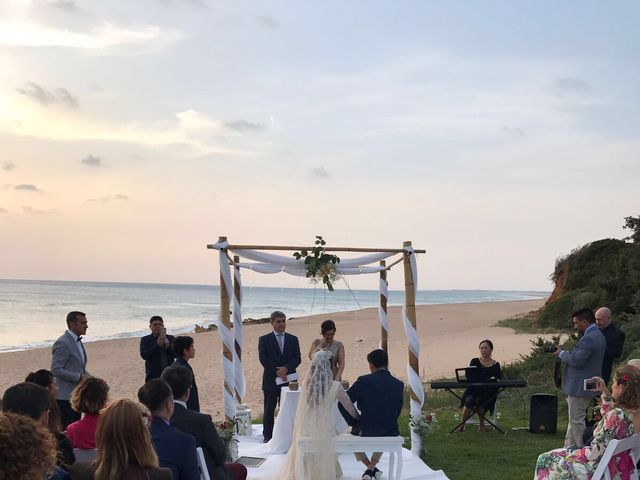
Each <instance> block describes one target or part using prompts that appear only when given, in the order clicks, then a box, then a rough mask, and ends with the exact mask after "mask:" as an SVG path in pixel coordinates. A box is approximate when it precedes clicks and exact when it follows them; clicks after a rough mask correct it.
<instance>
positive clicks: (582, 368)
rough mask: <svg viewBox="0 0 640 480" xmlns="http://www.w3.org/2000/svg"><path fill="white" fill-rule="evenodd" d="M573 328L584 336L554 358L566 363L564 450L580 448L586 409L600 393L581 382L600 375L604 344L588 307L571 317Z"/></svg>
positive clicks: (584, 426) (582, 442)
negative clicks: (585, 386) (587, 387)
mask: <svg viewBox="0 0 640 480" xmlns="http://www.w3.org/2000/svg"><path fill="white" fill-rule="evenodd" d="M571 320H572V321H573V326H574V327H575V328H576V330H578V331H580V332H582V333H583V335H582V338H580V340H578V343H576V346H575V347H574V349H573V351H571V352H567V351H565V350H562V348H558V349H557V350H556V351H555V355H556V356H558V357H559V358H560V361H561V362H562V363H564V364H566V366H567V367H566V369H565V374H564V382H563V385H562V391H563V392H564V393H565V394H566V395H567V404H568V406H569V424H568V425H567V434H566V436H565V438H564V447H565V448H568V447H572V446H576V447H583V446H584V441H583V439H582V434H583V433H584V431H585V429H586V425H585V418H586V412H587V408H589V406H590V405H591V404H592V402H593V398H594V397H596V396H597V395H598V394H599V392H596V391H589V390H585V389H584V381H585V380H586V379H588V378H592V377H601V376H602V359H603V358H604V352H605V349H606V347H607V342H606V340H605V338H604V335H603V334H602V332H601V331H600V330H599V329H598V326H597V325H596V316H595V314H594V313H593V310H591V309H590V308H583V309H582V310H578V311H577V312H575V313H573V315H571Z"/></svg>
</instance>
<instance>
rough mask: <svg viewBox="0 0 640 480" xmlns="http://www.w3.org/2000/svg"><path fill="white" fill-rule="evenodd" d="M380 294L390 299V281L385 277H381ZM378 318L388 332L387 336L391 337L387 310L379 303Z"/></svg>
mask: <svg viewBox="0 0 640 480" xmlns="http://www.w3.org/2000/svg"><path fill="white" fill-rule="evenodd" d="M380 295H382V296H384V298H386V299H387V301H388V300H389V282H387V281H386V280H385V279H384V278H381V279H380ZM378 319H379V320H380V326H382V328H384V331H385V332H387V338H388V337H389V319H388V318H387V312H385V311H384V310H383V309H382V305H378Z"/></svg>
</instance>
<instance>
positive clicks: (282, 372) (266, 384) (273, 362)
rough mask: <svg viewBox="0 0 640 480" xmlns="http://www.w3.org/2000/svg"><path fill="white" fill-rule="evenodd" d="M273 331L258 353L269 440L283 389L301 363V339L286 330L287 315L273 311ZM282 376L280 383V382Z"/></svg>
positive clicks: (264, 432) (264, 433)
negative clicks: (262, 369) (261, 367)
mask: <svg viewBox="0 0 640 480" xmlns="http://www.w3.org/2000/svg"><path fill="white" fill-rule="evenodd" d="M271 326H272V327H273V331H272V332H270V333H267V334H266V335H263V336H262V337H260V339H259V340H258V356H259V359H260V363H261V364H262V366H263V367H264V372H263V374H262V392H263V394H264V420H263V429H262V437H263V439H264V440H263V441H264V442H265V443H266V442H268V441H269V440H271V437H272V435H273V423H274V418H273V417H274V413H275V410H276V405H277V404H278V402H279V401H280V390H281V388H282V386H283V385H288V383H289V382H288V380H287V375H292V374H294V373H296V368H297V367H298V365H300V362H301V358H300V343H299V342H298V337H296V336H294V335H291V334H288V333H285V330H286V328H287V317H286V316H285V314H284V313H282V312H279V311H275V312H273V313H272V314H271ZM276 379H278V383H276Z"/></svg>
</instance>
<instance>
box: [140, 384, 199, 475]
mask: <svg viewBox="0 0 640 480" xmlns="http://www.w3.org/2000/svg"><path fill="white" fill-rule="evenodd" d="M138 400H140V403H142V404H144V405H145V406H146V407H147V408H148V409H149V411H150V412H151V415H153V420H152V421H151V425H150V426H149V430H150V432H151V441H152V443H153V448H154V449H155V451H156V453H157V454H158V459H159V460H160V466H161V467H165V468H170V469H171V471H172V472H173V480H197V479H198V478H200V469H199V468H198V459H197V456H196V441H195V439H194V438H193V436H191V435H188V434H186V433H183V432H181V431H179V430H177V429H175V428H173V427H172V426H171V425H170V423H169V421H170V420H171V416H172V415H173V411H174V409H175V406H174V403H173V393H172V392H171V387H169V385H168V384H167V382H165V381H164V380H161V379H159V378H156V379H154V380H149V381H148V382H147V383H145V384H144V385H143V386H142V387H140V390H138Z"/></svg>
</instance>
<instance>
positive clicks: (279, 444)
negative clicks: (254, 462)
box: [264, 387, 349, 453]
mask: <svg viewBox="0 0 640 480" xmlns="http://www.w3.org/2000/svg"><path fill="white" fill-rule="evenodd" d="M299 400H300V390H290V389H289V387H282V392H281V393H280V412H279V413H278V416H277V417H276V421H275V424H274V425H273V436H272V437H271V440H269V442H267V443H266V444H265V445H264V446H265V453H266V452H269V453H287V452H288V451H289V448H290V447H291V441H292V439H293V424H294V422H295V419H296V410H297V409H298V401H299ZM333 424H334V425H335V427H336V434H339V433H343V432H345V431H346V430H347V428H348V427H349V425H347V422H345V420H344V418H343V417H342V415H341V414H340V410H338V402H337V401H336V403H335V406H334V408H333Z"/></svg>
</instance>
